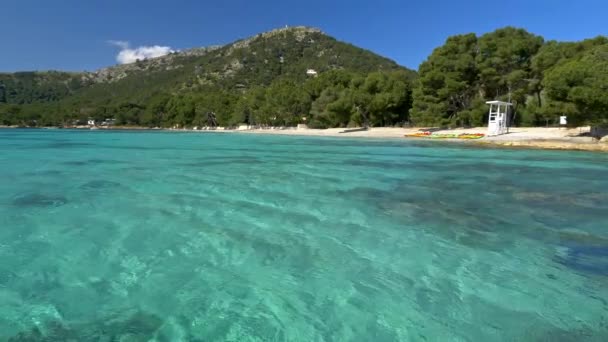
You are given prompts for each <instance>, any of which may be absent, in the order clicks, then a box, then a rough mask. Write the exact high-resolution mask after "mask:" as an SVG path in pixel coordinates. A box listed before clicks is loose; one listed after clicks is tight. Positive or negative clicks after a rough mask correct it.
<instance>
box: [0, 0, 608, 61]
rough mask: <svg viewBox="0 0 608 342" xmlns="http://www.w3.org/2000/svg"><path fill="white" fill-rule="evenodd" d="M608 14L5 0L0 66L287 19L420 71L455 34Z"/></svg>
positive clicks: (546, 30) (601, 30)
mask: <svg viewBox="0 0 608 342" xmlns="http://www.w3.org/2000/svg"><path fill="white" fill-rule="evenodd" d="M606 13H608V1H606V0H578V1H576V2H571V1H566V0H563V1H562V0H551V1H549V0H546V1H545V0H536V1H535V0H529V1H523V0H511V1H503V2H500V1H487V0H485V1H478V0H468V1H467V0H461V1H440V0H422V1H407V0H401V1H398V0H375V1H359V0H349V1H345V0H336V1H331V0H326V1H322V0H300V1H290V0H283V1H278V0H266V1H253V0H249V1H246V0H229V1H220V0H216V1H202V0H201V1H182V0H162V1H157V0H147V1H139V0H122V1H119V0H105V1H101V0H99V1H97V0H60V1H47V0H39V1H34V0H2V2H1V4H0V30H1V32H2V35H1V36H0V37H1V38H0V71H16V70H48V69H59V70H74V71H78V70H95V69H98V68H100V67H104V66H108V65H112V64H116V63H117V54H118V53H119V51H120V50H121V47H120V46H122V47H123V48H124V47H125V43H126V42H128V43H129V48H130V50H128V51H127V52H129V51H131V52H133V53H135V52H138V51H139V52H141V51H144V50H137V48H138V47H141V46H152V47H153V46H158V47H160V50H159V49H158V48H156V49H155V48H153V49H152V50H145V51H144V52H146V51H147V52H150V51H151V52H150V53H154V52H159V51H160V52H162V51H166V50H169V49H174V50H178V49H184V48H189V47H198V46H207V45H214V44H225V43H229V42H231V41H234V40H237V39H240V38H245V37H248V36H251V35H253V34H256V33H259V32H262V31H267V30H270V29H273V28H277V27H284V26H285V25H290V26H296V25H307V26H315V27H319V28H321V29H322V30H323V31H325V32H326V33H328V34H330V35H332V36H334V37H336V38H338V39H339V40H343V41H347V42H350V43H353V44H355V45H358V46H361V47H364V48H367V49H369V50H372V51H374V52H376V53H379V54H381V55H383V56H386V57H389V58H391V59H393V60H395V61H397V62H398V63H399V64H401V65H405V66H407V67H410V68H414V69H415V68H417V67H418V65H419V64H420V63H421V62H422V61H423V60H424V59H425V58H426V57H427V56H428V55H429V54H430V53H431V52H432V51H433V49H434V48H435V47H437V46H439V45H441V44H442V43H443V42H444V41H445V39H446V38H447V37H448V36H450V35H453V34H459V33H468V32H475V33H478V34H481V33H485V32H489V31H492V30H494V29H496V28H499V27H503V26H506V25H512V26H518V27H523V28H526V29H527V30H528V31H531V32H533V33H536V34H539V35H542V36H544V37H545V38H546V39H557V40H580V39H583V38H590V37H595V36H597V35H600V34H603V35H606V34H608V20H607V19H606ZM111 40H113V41H121V42H122V43H118V44H110V43H109V41H111ZM119 45H120V46H119ZM162 47H166V48H164V50H163V48H162ZM123 57H124V53H123Z"/></svg>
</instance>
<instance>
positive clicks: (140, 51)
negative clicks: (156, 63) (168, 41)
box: [108, 40, 174, 64]
mask: <svg viewBox="0 0 608 342" xmlns="http://www.w3.org/2000/svg"><path fill="white" fill-rule="evenodd" d="M108 43H109V44H112V45H115V46H118V47H119V48H120V52H118V55H116V61H117V62H118V63H120V64H128V63H134V62H135V61H137V60H138V59H139V60H144V59H147V58H155V57H160V56H164V55H167V54H170V53H171V52H174V50H173V49H171V47H169V46H160V45H153V46H139V47H137V48H134V49H132V48H131V47H130V46H129V42H126V41H124V40H108Z"/></svg>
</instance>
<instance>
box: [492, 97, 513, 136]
mask: <svg viewBox="0 0 608 342" xmlns="http://www.w3.org/2000/svg"><path fill="white" fill-rule="evenodd" d="M486 104H488V105H490V116H489V118H488V136H492V135H501V134H505V133H508V131H509V126H508V117H509V107H511V106H512V105H513V104H512V103H510V102H503V101H488V102H486Z"/></svg>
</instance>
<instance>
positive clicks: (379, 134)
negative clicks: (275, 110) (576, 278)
mask: <svg viewBox="0 0 608 342" xmlns="http://www.w3.org/2000/svg"><path fill="white" fill-rule="evenodd" d="M345 130H347V129H344V128H330V129H297V128H274V129H270V128H268V129H250V130H239V131H232V132H239V133H243V134H281V135H305V136H328V137H363V138H400V139H422V140H430V141H458V142H466V143H476V144H490V145H500V146H512V147H534V148H545V149H565V150H587V151H606V152H608V144H606V143H600V142H597V140H595V139H593V138H591V137H588V136H584V133H588V132H589V127H579V128H570V129H567V128H553V127H551V128H545V127H512V128H510V130H509V133H508V134H504V135H500V136H493V137H484V138H482V139H477V140H460V139H423V138H408V137H405V135H406V134H411V133H417V132H423V131H425V130H427V129H425V128H391V127H377V128H370V129H368V130H366V131H353V132H347V133H342V132H344V131H345ZM433 132H434V133H447V134H460V133H484V134H485V133H486V132H487V128H486V127H477V128H467V129H452V130H438V131H434V130H433Z"/></svg>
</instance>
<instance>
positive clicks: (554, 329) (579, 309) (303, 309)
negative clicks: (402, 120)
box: [0, 130, 608, 341]
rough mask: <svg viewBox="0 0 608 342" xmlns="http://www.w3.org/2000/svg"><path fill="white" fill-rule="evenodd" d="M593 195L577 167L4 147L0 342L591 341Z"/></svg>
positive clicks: (599, 243)
mask: <svg viewBox="0 0 608 342" xmlns="http://www.w3.org/2000/svg"><path fill="white" fill-rule="evenodd" d="M607 176H608V155H607V154H592V153H581V152H550V151H537V150H507V149H476V148H471V147H465V146H460V145H441V144H440V143H435V142H431V143H422V142H412V141H396V140H395V141H375V140H355V139H352V140H351V139H333V138H311V137H284V136H256V135H246V134H213V133H205V134H197V133H164V132H106V131H103V132H100V131H87V132H79V131H64V130H56V131H48V130H46V131H45V130H0V180H1V182H0V340H2V341H4V340H8V339H13V340H15V341H19V340H26V339H27V338H29V339H30V340H34V341H37V340H41V341H64V340H70V339H71V340H74V341H89V340H91V341H149V340H152V341H606V340H608V192H607V190H608V177H607ZM30 340H28V341H30Z"/></svg>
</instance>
